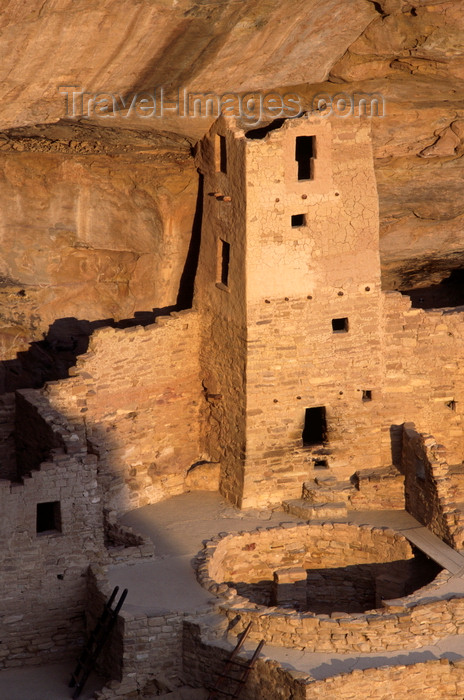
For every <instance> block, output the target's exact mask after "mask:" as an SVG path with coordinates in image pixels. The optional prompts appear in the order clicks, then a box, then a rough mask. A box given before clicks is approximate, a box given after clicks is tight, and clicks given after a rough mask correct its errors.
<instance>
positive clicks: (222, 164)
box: [215, 134, 227, 173]
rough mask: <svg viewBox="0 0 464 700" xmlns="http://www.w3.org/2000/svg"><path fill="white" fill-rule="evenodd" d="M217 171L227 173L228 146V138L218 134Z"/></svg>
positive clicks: (216, 143)
mask: <svg viewBox="0 0 464 700" xmlns="http://www.w3.org/2000/svg"><path fill="white" fill-rule="evenodd" d="M215 158H216V171H217V172H221V173H227V144H226V137H225V136H221V135H220V134H216V140H215Z"/></svg>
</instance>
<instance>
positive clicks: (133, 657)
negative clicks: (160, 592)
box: [87, 567, 185, 700]
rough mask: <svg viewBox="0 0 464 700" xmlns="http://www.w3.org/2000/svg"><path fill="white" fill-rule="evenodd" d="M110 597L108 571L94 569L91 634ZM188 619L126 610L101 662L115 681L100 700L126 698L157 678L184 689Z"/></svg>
mask: <svg viewBox="0 0 464 700" xmlns="http://www.w3.org/2000/svg"><path fill="white" fill-rule="evenodd" d="M121 592H122V591H119V593H121ZM110 594H111V588H110V586H109V584H108V581H107V578H106V570H105V568H102V567H92V569H91V571H90V572H89V576H88V584H87V601H88V619H87V629H88V631H90V630H91V629H92V628H93V627H94V625H95V623H96V620H97V618H98V616H99V615H100V614H101V611H102V609H103V605H104V603H105V601H106V600H107V599H108V598H109V596H110ZM184 617H185V614H184V613H177V612H169V611H166V612H159V613H156V614H153V615H149V614H144V613H143V612H140V613H138V612H137V613H131V612H130V611H128V610H127V609H125V608H124V606H123V608H122V610H121V612H120V613H119V616H118V621H117V624H116V626H115V628H114V630H113V632H112V634H111V637H110V639H109V640H108V642H107V644H106V645H105V649H104V651H103V653H102V656H101V657H100V659H99V670H100V672H101V673H102V675H104V676H106V677H107V678H110V679H112V680H111V682H109V683H108V685H107V686H106V687H105V688H104V689H103V690H102V691H101V692H100V693H98V694H97V696H96V697H98V698H100V700H103V699H105V700H107V699H108V698H115V697H119V698H120V697H123V698H124V697H126V696H127V695H129V694H130V693H137V691H139V690H140V689H141V688H143V687H144V686H145V685H146V684H147V683H149V682H150V681H151V680H153V679H156V678H161V679H163V681H166V682H167V684H168V685H170V686H171V687H176V686H178V685H181V684H182V681H181V675H182V627H183V620H184Z"/></svg>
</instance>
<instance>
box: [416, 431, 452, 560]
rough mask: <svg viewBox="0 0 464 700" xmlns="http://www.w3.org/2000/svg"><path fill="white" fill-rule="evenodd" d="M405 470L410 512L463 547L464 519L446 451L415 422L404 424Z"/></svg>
mask: <svg viewBox="0 0 464 700" xmlns="http://www.w3.org/2000/svg"><path fill="white" fill-rule="evenodd" d="M402 470H403V471H404V474H405V491H406V509H407V510H408V512H409V513H411V515H413V516H414V517H415V518H416V519H417V520H418V521H419V522H420V523H422V524H423V525H425V526H426V527H428V528H430V530H432V532H434V533H435V534H436V535H437V536H438V537H440V539H442V540H443V541H444V542H446V543H447V544H449V545H450V546H451V547H456V548H457V549H460V548H462V547H463V545H464V516H463V514H462V513H461V511H460V509H458V507H457V504H456V503H455V497H456V494H455V492H456V490H457V489H456V488H453V478H452V474H451V473H450V468H449V465H448V462H447V451H446V448H445V447H444V446H443V445H439V444H437V441H436V440H435V438H434V437H433V436H432V435H426V434H424V433H418V432H417V431H416V430H415V427H414V424H413V423H405V424H404V426H403V447H402ZM458 497H459V498H460V494H459V496H458Z"/></svg>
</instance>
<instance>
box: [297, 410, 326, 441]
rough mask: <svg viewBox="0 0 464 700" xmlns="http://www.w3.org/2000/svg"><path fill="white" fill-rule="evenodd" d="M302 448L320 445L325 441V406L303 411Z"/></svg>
mask: <svg viewBox="0 0 464 700" xmlns="http://www.w3.org/2000/svg"><path fill="white" fill-rule="evenodd" d="M302 437H303V447H309V446H311V445H320V444H321V443H323V442H326V440H327V419H326V410H325V406H314V407H313V408H307V409H306V411H305V422H304V428H303V435H302Z"/></svg>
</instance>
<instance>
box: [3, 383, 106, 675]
mask: <svg viewBox="0 0 464 700" xmlns="http://www.w3.org/2000/svg"><path fill="white" fill-rule="evenodd" d="M22 400H23V401H24V402H27V403H28V405H29V408H30V410H29V412H28V427H29V429H30V430H31V431H32V432H33V433H34V432H35V433H39V432H40V430H41V429H44V428H45V422H46V421H47V423H48V425H51V424H53V428H52V429H53V432H54V435H55V442H56V444H57V445H59V447H56V448H54V449H52V451H51V454H50V456H49V458H48V461H47V462H43V463H42V464H40V468H39V470H38V471H31V472H30V474H29V475H28V476H25V477H24V480H23V482H22V483H19V482H18V483H11V482H9V481H6V480H2V481H0V510H1V512H2V513H3V514H7V517H6V516H5V517H3V518H2V520H1V521H0V537H1V541H2V543H3V546H2V551H1V553H0V559H1V569H2V597H1V601H0V628H1V639H2V644H1V648H0V665H1V667H3V668H9V667H13V666H21V665H24V664H38V663H46V662H51V661H56V660H59V659H62V658H67V657H69V656H72V657H74V656H75V654H76V647H79V646H80V645H81V644H82V642H83V633H84V609H85V597H86V592H85V572H86V570H87V567H88V565H89V561H92V560H95V559H97V558H99V557H101V555H102V551H103V532H102V531H103V518H102V511H101V499H100V491H99V488H98V485H97V479H96V477H97V465H96V461H97V460H96V457H95V456H93V455H88V454H87V451H86V448H85V445H83V444H82V442H80V440H79V438H78V436H77V435H76V434H75V433H74V432H73V431H72V428H71V427H70V426H69V425H68V424H67V423H66V421H65V420H64V419H63V418H62V417H61V416H60V415H58V414H57V413H56V412H55V411H53V409H51V407H50V405H49V404H48V402H47V400H46V399H45V398H44V397H42V396H40V395H38V394H37V393H36V392H33V391H29V392H23V394H22ZM37 466H39V465H37ZM53 503H55V504H58V505H56V507H55V510H54V518H55V519H54V522H53V523H50V519H49V517H47V516H45V520H44V510H43V509H44V508H45V509H46V510H47V506H44V505H43V504H53ZM38 504H40V506H41V511H40V513H41V514H39V508H38ZM48 512H49V511H48ZM50 525H52V528H51V529H50ZM44 528H47V529H44Z"/></svg>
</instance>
